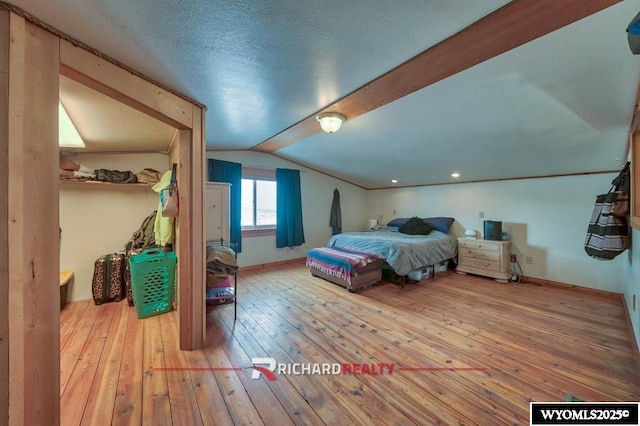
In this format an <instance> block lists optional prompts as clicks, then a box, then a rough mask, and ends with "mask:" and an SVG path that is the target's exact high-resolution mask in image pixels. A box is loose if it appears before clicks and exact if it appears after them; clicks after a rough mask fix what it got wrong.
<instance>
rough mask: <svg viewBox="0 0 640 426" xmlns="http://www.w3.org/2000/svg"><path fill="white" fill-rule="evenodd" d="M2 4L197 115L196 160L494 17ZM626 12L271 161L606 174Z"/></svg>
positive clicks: (617, 137)
mask: <svg viewBox="0 0 640 426" xmlns="http://www.w3.org/2000/svg"><path fill="white" fill-rule="evenodd" d="M9 2H10V3H13V4H15V5H17V6H19V7H21V8H23V9H25V10H26V11H27V12H29V13H31V14H33V15H34V16H36V17H38V18H40V19H42V20H43V21H45V22H47V23H49V24H50V25H52V26H54V27H56V28H58V29H59V30H61V31H63V32H65V33H67V34H69V35H70V36H72V37H74V38H76V39H78V40H80V41H82V42H84V43H86V44H88V45H90V46H92V47H94V48H96V49H98V50H100V51H102V52H103V53H105V54H107V55H109V56H111V57H113V58H115V59H117V60H119V61H121V62H123V63H124V64H126V65H128V66H130V67H132V68H134V69H136V70H138V71H140V72H142V73H143V74H146V75H148V76H149V77H151V78H153V79H155V80H157V81H159V82H161V83H162V84H164V85H166V86H168V87H170V88H173V89H175V90H177V91H180V92H182V93H184V94H186V95H188V96H190V97H192V98H194V99H196V100H198V101H199V102H202V103H203V104H205V105H207V107H208V112H207V145H208V147H209V148H210V149H248V148H250V147H252V146H255V145H257V144H259V143H260V142H262V141H264V140H266V139H268V138H270V137H271V136H273V135H275V134H277V133H279V132H281V131H282V130H284V129H286V128H288V127H290V126H292V125H293V124H295V123H297V122H298V121H300V120H302V119H304V118H305V117H307V116H309V115H312V114H313V113H315V112H316V111H318V110H320V109H322V108H323V107H325V106H326V105H328V104H331V103H333V102H335V101H336V100H337V99H339V98H341V97H343V96H345V95H347V94H349V93H350V92H352V91H353V90H355V89H357V88H359V87H361V86H362V85H364V84H365V83H367V82H369V81H371V80H373V79H374V78H376V77H378V76H379V75H381V74H383V73H385V72H387V71H389V70H391V69H392V68H394V67H396V66H398V65H399V64H401V63H402V62H404V61H406V60H408V59H410V58H411V57H413V56H415V55H416V54H418V53H420V52H422V51H424V50H426V49H428V48H429V47H431V46H433V45H434V44H436V43H438V42H440V41H441V40H443V39H445V38H446V37H449V36H451V35H453V34H455V33H456V32H458V31H460V30H461V29H463V28H465V27H467V26H469V25H471V24H472V23H474V22H475V21H477V20H478V19H480V18H482V17H483V16H485V15H487V14H489V13H491V12H493V11H495V10H496V9H498V8H500V7H501V6H503V5H504V4H506V3H508V2H506V1H496V0H491V1H483V2H472V1H468V0H454V1H447V2H442V1H425V0H417V1H402V2H397V1H386V0H385V1H382V0H379V1H375V2H374V1H371V2H354V1H352V2H338V1H335V2H334V1H332V2H326V3H323V4H320V3H318V2H315V1H313V2H312V1H308V0H299V1H294V0H285V1H280V2H275V1H250V0H243V1H233V2H227V1H224V2H222V1H221V2H217V1H216V2H212V1H206V0H201V1H184V0H183V1H169V0H161V1H153V2H152V1H137V0H134V1H132V0H129V1H124V0H111V1H109V2H104V1H101V0H50V1H48V2H44V1H43V2H34V1H28V0H10V1H9ZM638 11H640V0H627V1H624V2H622V3H620V4H618V5H615V6H612V7H610V8H608V9H605V10H603V11H601V12H599V13H597V14H595V15H593V16H590V17H588V18H585V19H583V20H581V21H579V22H577V23H574V24H572V25H569V26H567V27H565V28H562V29H560V30H558V31H555V32H553V33H551V34H548V35H547V36H544V37H542V38H540V39H537V40H534V41H533V42H530V43H528V44H526V45H524V46H522V47H519V48H517V49H515V50H512V51H509V52H507V53H505V54H502V55H500V56H498V57H496V58H494V59H492V60H489V61H487V62H485V63H482V64H480V65H477V66H475V67H472V68H470V69H468V70H466V71H464V72H461V73H458V74H456V75H454V76H452V77H450V78H448V79H445V80H443V81H440V82H439V83H436V84H434V85H432V86H429V87H427V88H425V89H422V90H420V91H418V92H415V93H413V94H411V95H409V96H407V97H405V98H402V99H400V100H397V101H395V102H392V103H390V104H387V105H385V106H384V107H382V108H379V109H377V110H374V111H372V112H370V113H368V114H365V115H363V116H360V117H357V118H355V119H353V120H350V121H347V122H346V123H345V125H344V127H343V129H341V130H340V131H339V132H338V133H336V134H333V135H327V134H317V135H314V136H312V137H309V138H308V139H305V140H302V141H300V142H298V143H296V144H293V145H291V146H288V147H286V148H284V149H282V150H279V151H277V152H276V154H277V155H279V156H282V157H284V158H288V159H292V160H294V161H297V162H300V163H302V164H305V165H309V166H312V167H314V168H317V169H320V170H322V171H325V172H327V173H329V174H332V175H334V176H337V177H341V178H343V179H345V180H348V181H350V182H353V183H356V184H358V185H361V186H364V187H368V188H375V187H386V186H390V183H389V180H390V179H391V178H397V179H399V181H400V182H399V183H398V185H417V184H429V183H443V182H449V181H451V180H452V178H451V177H450V176H449V175H450V173H451V172H452V171H459V172H460V173H461V175H462V176H461V178H459V180H465V181H467V180H482V179H496V178H513V177H522V176H540V175H548V174H564V173H582V172H594V171H602V170H612V169H616V168H618V167H619V165H620V164H619V163H618V162H617V161H616V159H620V158H621V157H623V156H624V152H625V147H626V142H627V132H628V128H629V123H630V121H631V115H632V112H633V106H634V101H635V95H636V88H637V86H638V81H639V78H640V67H639V65H640V61H639V57H637V56H633V55H631V53H630V52H629V48H628V45H627V41H626V34H625V28H626V26H627V24H628V23H629V21H630V20H631V18H632V17H633V16H635V14H636V13H638ZM523 19H524V17H523ZM479 42H481V41H479Z"/></svg>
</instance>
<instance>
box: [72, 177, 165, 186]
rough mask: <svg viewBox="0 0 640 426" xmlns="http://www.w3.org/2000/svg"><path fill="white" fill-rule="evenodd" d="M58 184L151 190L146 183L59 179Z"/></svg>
mask: <svg viewBox="0 0 640 426" xmlns="http://www.w3.org/2000/svg"><path fill="white" fill-rule="evenodd" d="M60 183H65V184H71V185H96V186H120V187H122V186H142V187H145V188H151V187H152V186H153V185H149V184H148V183H114V182H101V181H97V180H70V179H60Z"/></svg>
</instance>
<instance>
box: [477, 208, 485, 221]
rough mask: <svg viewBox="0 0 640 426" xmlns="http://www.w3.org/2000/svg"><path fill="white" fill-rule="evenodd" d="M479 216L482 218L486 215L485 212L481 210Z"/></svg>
mask: <svg viewBox="0 0 640 426" xmlns="http://www.w3.org/2000/svg"><path fill="white" fill-rule="evenodd" d="M478 217H479V218H480V219H482V218H483V217H484V212H483V211H482V210H480V212H479V213H478Z"/></svg>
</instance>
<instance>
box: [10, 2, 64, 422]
mask: <svg viewBox="0 0 640 426" xmlns="http://www.w3.org/2000/svg"><path fill="white" fill-rule="evenodd" d="M0 52H2V54H3V55H4V56H2V57H0V84H2V89H0V170H2V171H1V172H0V206H2V207H0V209H2V210H1V212H0V226H1V227H2V229H1V230H0V276H1V278H2V282H1V284H0V339H1V340H2V341H1V342H0V368H2V370H3V371H2V373H1V374H0V380H1V382H0V398H2V401H1V402H2V404H1V405H0V424H9V425H24V424H29V425H44V424H46V425H57V424H59V422H60V398H59V389H60V384H59V382H60V371H59V368H60V327H59V324H60V304H59V286H58V285H57V282H58V269H59V266H58V265H59V262H58V257H59V253H58V250H59V248H58V170H57V169H58V145H57V140H58V122H57V117H58V114H57V109H58V91H59V87H58V85H59V62H58V61H59V40H58V37H56V36H54V35H53V34H51V33H49V32H47V31H45V30H43V29H42V28H40V27H38V26H35V25H33V24H31V23H29V22H26V21H25V19H24V18H22V17H20V16H18V15H15V14H13V13H9V12H6V11H0ZM5 52H8V54H5ZM7 335H8V339H7ZM7 395H8V397H7Z"/></svg>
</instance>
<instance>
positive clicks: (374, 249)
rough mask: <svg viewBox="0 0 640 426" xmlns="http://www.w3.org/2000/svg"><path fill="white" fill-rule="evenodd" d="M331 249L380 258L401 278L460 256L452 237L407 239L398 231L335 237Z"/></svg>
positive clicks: (438, 235) (434, 233) (434, 235)
mask: <svg viewBox="0 0 640 426" xmlns="http://www.w3.org/2000/svg"><path fill="white" fill-rule="evenodd" d="M327 245H328V246H329V247H337V248H347V249H353V250H359V251H363V252H370V253H376V254H378V255H380V256H381V257H382V258H383V259H384V260H385V261H386V262H387V263H388V264H389V265H390V266H391V267H392V268H393V270H394V271H395V272H396V273H397V274H398V275H407V274H408V273H409V272H411V271H413V270H416V269H421V268H422V267H424V266H429V265H435V264H437V263H440V262H442V261H443V260H447V259H451V258H453V257H455V256H456V255H457V253H458V240H457V239H456V237H454V236H453V235H450V234H445V233H444V232H440V231H432V232H431V233H430V234H429V235H407V234H403V233H401V232H397V231H389V230H384V229H383V230H380V231H374V232H345V233H342V234H338V235H334V236H333V237H331V239H330V240H329V243H328V244H327Z"/></svg>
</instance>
